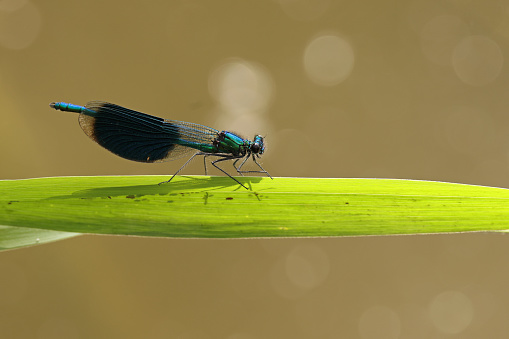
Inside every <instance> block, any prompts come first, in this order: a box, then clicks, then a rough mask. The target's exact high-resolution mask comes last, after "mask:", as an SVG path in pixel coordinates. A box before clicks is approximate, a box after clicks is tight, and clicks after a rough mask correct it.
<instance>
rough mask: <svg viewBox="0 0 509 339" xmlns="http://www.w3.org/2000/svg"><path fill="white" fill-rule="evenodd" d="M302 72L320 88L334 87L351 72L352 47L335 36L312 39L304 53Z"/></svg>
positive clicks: (352, 63)
mask: <svg viewBox="0 0 509 339" xmlns="http://www.w3.org/2000/svg"><path fill="white" fill-rule="evenodd" d="M303 61H304V70H305V72H306V74H307V76H308V77H309V79H310V80H311V81H313V82H314V83H316V84H318V85H321V86H334V85H337V84H339V83H341V82H342V81H344V80H345V79H346V78H348V76H349V75H350V73H351V72H352V70H353V66H354V61H355V55H354V51H353V48H352V46H351V45H350V43H349V42H348V41H346V40H345V39H343V38H341V37H339V36H336V35H322V36H319V37H317V38H315V39H313V40H312V41H311V42H310V43H309V44H308V46H307V47H306V49H305V51H304V60H303Z"/></svg>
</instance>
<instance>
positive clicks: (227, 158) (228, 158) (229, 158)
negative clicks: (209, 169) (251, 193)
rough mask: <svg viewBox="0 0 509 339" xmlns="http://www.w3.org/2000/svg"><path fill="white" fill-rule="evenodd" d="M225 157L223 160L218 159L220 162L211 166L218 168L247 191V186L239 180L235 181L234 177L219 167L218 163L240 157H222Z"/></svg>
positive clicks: (213, 162)
mask: <svg viewBox="0 0 509 339" xmlns="http://www.w3.org/2000/svg"><path fill="white" fill-rule="evenodd" d="M217 156H220V155H217ZM221 157H223V158H222V159H218V160H215V161H212V162H211V164H212V165H213V166H214V167H215V168H217V169H218V170H220V171H221V172H223V173H224V174H226V175H227V176H229V177H230V178H232V179H233V180H235V181H236V182H237V183H238V184H239V185H240V186H242V187H244V188H245V189H248V188H247V187H246V186H244V185H243V184H242V183H241V182H240V181H238V180H237V179H235V178H234V177H232V176H231V175H230V174H229V173H227V172H226V171H225V170H223V169H222V168H221V167H219V166H217V165H216V163H218V162H221V161H225V160H233V159H237V160H238V159H239V157H236V156H227V155H223V156H221Z"/></svg>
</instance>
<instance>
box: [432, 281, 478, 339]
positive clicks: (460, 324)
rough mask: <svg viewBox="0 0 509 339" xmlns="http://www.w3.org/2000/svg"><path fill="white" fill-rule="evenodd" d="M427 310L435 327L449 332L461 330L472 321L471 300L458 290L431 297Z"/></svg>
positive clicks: (454, 332)
mask: <svg viewBox="0 0 509 339" xmlns="http://www.w3.org/2000/svg"><path fill="white" fill-rule="evenodd" d="M428 311H429V317H430V318H431V321H432V322H433V324H434V325H435V327H436V328H437V329H438V330H439V331H441V332H444V333H449V334H457V333H460V332H461V331H463V330H464V329H465V328H467V326H468V325H469V324H470V323H471V322H472V319H473V316H474V308H473V305H472V302H471V301H470V299H469V298H468V297H467V296H466V295H465V294H464V293H462V292H459V291H446V292H443V293H440V294H439V295H437V296H436V297H435V298H433V300H432V301H431V303H430V305H429V309H428Z"/></svg>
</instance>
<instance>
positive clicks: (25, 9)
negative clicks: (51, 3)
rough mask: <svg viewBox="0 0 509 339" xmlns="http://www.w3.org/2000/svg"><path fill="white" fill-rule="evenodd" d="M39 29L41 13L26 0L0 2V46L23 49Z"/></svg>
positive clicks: (33, 39)
mask: <svg viewBox="0 0 509 339" xmlns="http://www.w3.org/2000/svg"><path fill="white" fill-rule="evenodd" d="M40 30H41V13H40V12H39V10H38V9H37V8H36V7H35V6H34V5H33V4H32V3H30V2H28V1H23V0H21V1H14V0H11V1H6V0H4V1H2V2H0V46H2V47H4V48H8V49H14V50H18V49H24V48H27V47H28V46H30V45H31V44H32V43H33V42H34V41H35V39H36V38H37V36H38V35H39V32H40Z"/></svg>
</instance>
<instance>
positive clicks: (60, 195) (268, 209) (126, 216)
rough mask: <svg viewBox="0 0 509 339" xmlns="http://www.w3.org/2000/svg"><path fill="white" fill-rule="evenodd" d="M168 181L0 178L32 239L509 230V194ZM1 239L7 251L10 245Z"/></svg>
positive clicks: (390, 185)
mask: <svg viewBox="0 0 509 339" xmlns="http://www.w3.org/2000/svg"><path fill="white" fill-rule="evenodd" d="M167 179H168V177H160V176H111V177H56V178H39V179H26V180H4V181H0V192H1V196H0V224H3V225H7V226H16V227H17V228H23V231H24V232H29V231H30V230H27V228H32V229H34V230H33V232H40V230H41V229H43V230H52V231H58V232H70V233H97V234H119V235H120V234H125V235H141V236H158V237H191V238H194V237H199V238H244V237H315V236H352V235H385V234H416V233H440V232H468V231H505V230H507V229H509V190H507V189H502V188H493V187H483V186H472V185H462V184H452V183H443V182H430V181H414V180H396V179H303V178H274V180H270V179H269V178H260V177H245V178H241V179H239V180H241V181H242V182H243V183H244V184H245V185H246V186H247V187H249V188H250V190H246V189H244V188H242V187H240V186H239V185H238V184H236V183H235V182H234V181H233V180H231V179H230V178H228V177H205V176H185V177H182V176H179V177H175V179H174V181H172V182H171V183H169V184H163V185H157V183H159V182H160V181H163V180H167ZM18 231H19V230H18ZM34 234H35V233H34ZM0 236H2V238H1V239H0V244H3V243H5V241H4V239H3V233H0ZM69 236H70V235H69ZM62 237H66V235H62ZM39 238H41V236H39ZM33 239H34V236H32V237H31V240H32V242H33ZM3 246H4V247H5V246H6V245H3Z"/></svg>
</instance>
